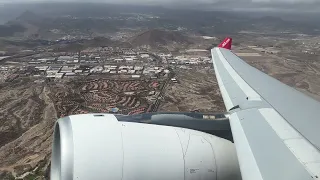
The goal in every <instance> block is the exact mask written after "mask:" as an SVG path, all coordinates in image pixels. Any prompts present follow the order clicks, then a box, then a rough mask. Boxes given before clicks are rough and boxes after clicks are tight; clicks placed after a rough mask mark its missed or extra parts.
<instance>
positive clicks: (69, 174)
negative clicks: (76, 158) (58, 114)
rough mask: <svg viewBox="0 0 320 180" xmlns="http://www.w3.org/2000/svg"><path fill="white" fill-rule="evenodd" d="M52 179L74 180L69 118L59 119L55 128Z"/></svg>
mask: <svg viewBox="0 0 320 180" xmlns="http://www.w3.org/2000/svg"><path fill="white" fill-rule="evenodd" d="M50 177H51V179H52V180H60V179H62V180H63V179H73V136H72V125H71V121H70V118H69V117H65V118H61V119H59V120H58V121H57V122H56V124H55V127H54V135H53V147H52V156H51V170H50Z"/></svg>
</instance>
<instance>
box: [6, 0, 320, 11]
mask: <svg viewBox="0 0 320 180" xmlns="http://www.w3.org/2000/svg"><path fill="white" fill-rule="evenodd" d="M55 1H56V2H66V1H69V2H105V3H120V4H123V3H125V4H147V5H164V6H170V5H178V6H179V5H181V6H188V5H194V4H201V5H203V6H199V8H203V7H205V8H208V9H226V10H228V9H229V10H251V11H260V10H262V11H268V10H271V11H273V10H277V11H313V12H317V11H320V0H0V4H3V3H17V2H55Z"/></svg>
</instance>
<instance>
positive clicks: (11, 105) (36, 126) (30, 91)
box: [0, 79, 57, 179]
mask: <svg viewBox="0 0 320 180" xmlns="http://www.w3.org/2000/svg"><path fill="white" fill-rule="evenodd" d="M49 95H50V87H48V86H45V84H42V83H34V82H32V81H30V80H28V79H21V81H20V82H13V83H11V84H5V85H3V86H2V88H1V89H0V102H1V112H0V114H1V117H0V121H1V125H0V162H1V163H0V179H13V178H22V179H28V178H29V179H32V177H35V176H37V177H44V175H45V174H46V173H47V172H46V171H47V170H48V168H47V167H48V165H49V161H48V160H49V159H50V152H51V140H52V139H51V136H52V133H53V130H52V128H53V125H54V122H55V120H56V119H57V116H56V111H55V107H54V104H53V102H52V100H51V99H50V97H49Z"/></svg>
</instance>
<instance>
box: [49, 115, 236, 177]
mask: <svg viewBox="0 0 320 180" xmlns="http://www.w3.org/2000/svg"><path fill="white" fill-rule="evenodd" d="M50 176H51V179H52V180H73V179H74V180H108V179H110V180H154V179H155V180H156V179H159V180H189V179H190V180H191V179H192V180H198V179H199V180H200V179H201V180H237V179H241V174H240V169H239V164H238V159H237V155H236V150H235V146H234V144H233V143H232V142H231V141H229V140H226V139H222V138H219V137H216V136H213V135H211V134H207V133H204V132H200V131H196V130H191V129H186V128H181V127H172V126H163V125H154V124H146V123H135V122H124V121H119V120H118V119H117V117H116V116H115V115H112V114H86V115H73V116H69V117H65V118H61V119H59V120H58V121H57V123H56V124H55V128H54V139H53V147H52V160H51V171H50Z"/></svg>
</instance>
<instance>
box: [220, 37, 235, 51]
mask: <svg viewBox="0 0 320 180" xmlns="http://www.w3.org/2000/svg"><path fill="white" fill-rule="evenodd" d="M231 44H232V38H230V37H226V38H225V39H224V40H223V41H222V42H221V43H220V44H219V46H218V47H220V48H225V49H229V50H231Z"/></svg>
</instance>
